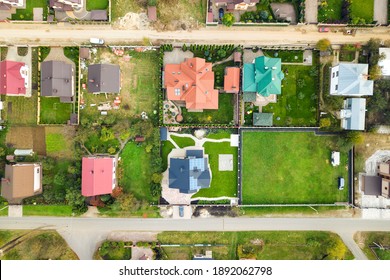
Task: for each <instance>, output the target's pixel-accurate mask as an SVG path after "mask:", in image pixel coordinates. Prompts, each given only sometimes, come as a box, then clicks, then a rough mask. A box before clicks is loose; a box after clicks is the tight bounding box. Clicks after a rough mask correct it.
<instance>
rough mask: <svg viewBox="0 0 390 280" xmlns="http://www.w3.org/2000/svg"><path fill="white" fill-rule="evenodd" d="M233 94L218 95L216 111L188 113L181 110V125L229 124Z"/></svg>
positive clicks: (231, 115)
mask: <svg viewBox="0 0 390 280" xmlns="http://www.w3.org/2000/svg"><path fill="white" fill-rule="evenodd" d="M233 114H234V94H229V93H223V94H219V100H218V110H203V112H188V111H187V109H186V108H185V107H184V108H182V115H183V119H184V120H183V123H188V124H209V123H215V124H229V123H230V122H232V121H233Z"/></svg>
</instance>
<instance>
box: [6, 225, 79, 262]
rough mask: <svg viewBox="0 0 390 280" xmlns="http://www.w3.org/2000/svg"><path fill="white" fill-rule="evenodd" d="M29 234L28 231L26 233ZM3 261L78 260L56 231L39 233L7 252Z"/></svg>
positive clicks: (28, 236) (26, 238) (32, 234)
mask: <svg viewBox="0 0 390 280" xmlns="http://www.w3.org/2000/svg"><path fill="white" fill-rule="evenodd" d="M26 232H27V231H26ZM0 259H3V260H49V259H50V260H77V259H78V257H77V255H76V254H75V253H74V252H73V251H72V250H71V249H70V248H69V247H68V244H67V243H66V241H65V240H64V239H63V238H62V237H61V236H60V235H59V234H58V233H57V232H56V231H49V230H48V231H39V232H34V233H31V234H29V235H27V236H26V237H25V239H23V241H22V242H21V243H20V244H18V245H16V246H15V247H13V248H12V249H11V250H9V251H7V252H6V253H5V254H4V256H2V257H1V258H0Z"/></svg>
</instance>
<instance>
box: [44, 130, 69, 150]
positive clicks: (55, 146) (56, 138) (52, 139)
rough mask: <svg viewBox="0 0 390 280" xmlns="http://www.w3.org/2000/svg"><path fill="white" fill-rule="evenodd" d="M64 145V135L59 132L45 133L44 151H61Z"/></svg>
mask: <svg viewBox="0 0 390 280" xmlns="http://www.w3.org/2000/svg"><path fill="white" fill-rule="evenodd" d="M64 147H66V140H65V138H64V135H62V134H60V133H50V134H49V133H47V134H46V152H48V153H55V152H61V151H62V150H63V149H64Z"/></svg>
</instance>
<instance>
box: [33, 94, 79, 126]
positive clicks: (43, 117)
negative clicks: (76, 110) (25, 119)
mask: <svg viewBox="0 0 390 280" xmlns="http://www.w3.org/2000/svg"><path fill="white" fill-rule="evenodd" d="M72 107H73V104H71V103H61V102H60V98H59V97H44V96H41V98H40V121H39V123H41V124H66V123H67V122H68V120H69V119H70V114H71V113H72Z"/></svg>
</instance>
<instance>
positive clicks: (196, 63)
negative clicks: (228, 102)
mask: <svg viewBox="0 0 390 280" xmlns="http://www.w3.org/2000/svg"><path fill="white" fill-rule="evenodd" d="M163 77H164V81H163V83H164V88H165V89H166V94H167V98H168V100H171V101H174V102H175V103H177V104H178V105H179V106H185V107H186V108H187V109H188V110H191V111H203V110H204V109H218V90H216V89H214V72H213V71H212V64H211V63H209V62H206V61H205V60H204V59H203V58H197V57H195V58H189V59H186V60H185V61H184V62H182V63H180V64H167V65H165V69H164V74H163Z"/></svg>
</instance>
